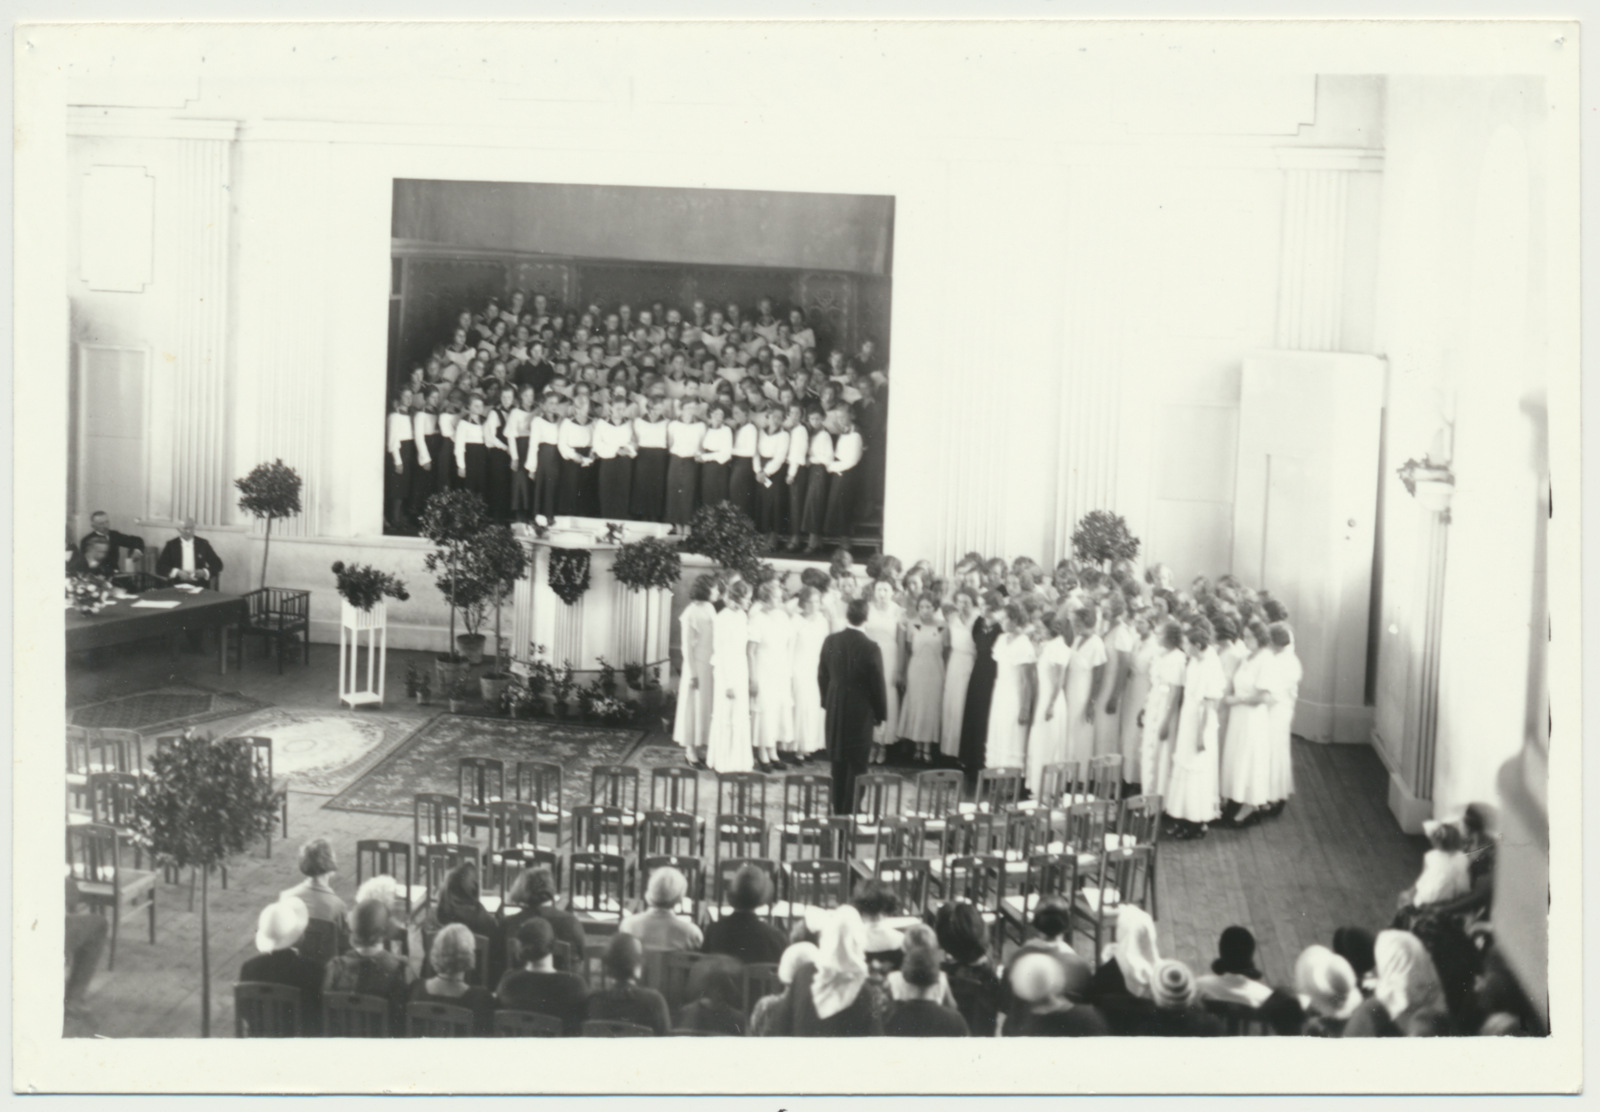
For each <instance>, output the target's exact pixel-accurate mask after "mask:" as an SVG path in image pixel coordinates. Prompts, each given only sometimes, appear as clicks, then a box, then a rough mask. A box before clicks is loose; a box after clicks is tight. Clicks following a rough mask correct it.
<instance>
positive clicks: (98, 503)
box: [77, 344, 148, 533]
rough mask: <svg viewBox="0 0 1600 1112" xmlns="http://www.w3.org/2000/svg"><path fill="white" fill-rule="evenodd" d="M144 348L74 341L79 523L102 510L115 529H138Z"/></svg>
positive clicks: (142, 498)
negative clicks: (76, 391)
mask: <svg viewBox="0 0 1600 1112" xmlns="http://www.w3.org/2000/svg"><path fill="white" fill-rule="evenodd" d="M147 361H148V360H147V354H146V352H145V350H144V349H143V348H125V347H104V346H101V345H98V344H79V345H78V394H77V397H78V409H77V427H78V435H77V449H78V505H77V510H78V516H79V518H80V520H79V522H78V526H79V528H80V531H82V529H85V528H87V524H88V519H89V515H90V514H91V513H93V512H94V511H95V510H105V511H106V512H107V513H109V514H110V515H111V521H112V525H113V527H114V528H116V529H118V530H120V531H122V532H124V533H128V532H137V530H135V529H134V525H135V523H136V522H137V521H138V520H139V519H141V518H143V517H144V516H145V515H146V510H147V501H148V482H147V474H148V468H147V466H146V452H145V385H146V384H145V368H146V365H147Z"/></svg>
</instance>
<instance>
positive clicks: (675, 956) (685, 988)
mask: <svg viewBox="0 0 1600 1112" xmlns="http://www.w3.org/2000/svg"><path fill="white" fill-rule="evenodd" d="M650 956H653V957H654V958H655V961H654V962H647V963H646V971H647V974H646V975H647V978H649V979H647V980H645V981H644V982H643V983H644V984H645V985H646V986H647V987H649V988H653V989H655V990H656V991H657V992H659V993H660V994H661V995H662V996H664V997H666V999H667V1009H668V1011H669V1012H672V1013H676V1012H677V1010H678V1009H679V1008H681V1007H683V1005H685V1004H687V1003H689V985H690V982H692V981H693V980H694V971H695V967H696V966H698V965H700V964H701V963H702V962H705V961H713V960H716V959H717V958H719V957H720V955H718V954H702V953H698V952H689V951H684V950H665V951H655V952H654V953H653V954H651V955H650ZM652 965H653V966H654V968H651V967H652Z"/></svg>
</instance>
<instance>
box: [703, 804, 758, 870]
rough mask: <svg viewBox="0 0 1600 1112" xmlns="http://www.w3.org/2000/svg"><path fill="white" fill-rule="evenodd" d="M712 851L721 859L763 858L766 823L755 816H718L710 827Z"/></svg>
mask: <svg viewBox="0 0 1600 1112" xmlns="http://www.w3.org/2000/svg"><path fill="white" fill-rule="evenodd" d="M712 841H713V843H714V844H713V847H712V848H713V849H714V850H715V851H716V857H717V858H718V860H720V859H722V858H723V857H765V856H766V850H767V823H766V820H765V819H761V818H757V817H756V816H755V815H746V814H742V813H734V814H719V815H718V816H717V820H716V822H715V823H714V824H713V827H712Z"/></svg>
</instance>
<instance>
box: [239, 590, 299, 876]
mask: <svg viewBox="0 0 1600 1112" xmlns="http://www.w3.org/2000/svg"><path fill="white" fill-rule="evenodd" d="M267 589H268V590H273V589H274V588H271V587H269V588H267ZM306 594H307V595H308V596H309V594H310V592H306ZM280 670H281V669H280ZM234 740H236V741H243V742H247V743H248V744H249V745H250V748H251V750H252V752H253V753H254V756H255V762H256V775H257V776H258V777H259V778H260V779H261V780H262V782H264V783H267V784H270V785H272V792H273V794H274V795H276V796H277V797H278V800H279V803H280V810H281V813H280V814H279V816H278V818H279V821H281V822H282V823H283V836H284V837H285V838H287V837H288V836H289V778H288V777H287V776H277V775H275V774H274V773H273V771H272V739H271V738H270V737H241V738H236V739H234ZM267 856H268V857H271V856H272V834H271V833H270V832H269V833H268V834H267Z"/></svg>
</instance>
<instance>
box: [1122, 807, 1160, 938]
mask: <svg viewBox="0 0 1600 1112" xmlns="http://www.w3.org/2000/svg"><path fill="white" fill-rule="evenodd" d="M1161 811H1162V799H1161V797H1160V796H1159V795H1156V794H1154V793H1147V794H1145V795H1130V796H1129V797H1128V798H1127V799H1124V800H1123V801H1122V817H1121V819H1120V820H1119V821H1118V824H1117V830H1118V832H1119V833H1120V834H1121V835H1122V837H1121V839H1120V840H1119V844H1121V845H1135V846H1149V847H1150V865H1149V868H1148V869H1147V870H1146V872H1145V881H1146V884H1147V889H1146V892H1145V896H1146V899H1147V900H1148V902H1149V904H1150V918H1152V919H1155V918H1158V917H1159V916H1158V915H1157V913H1156V865H1157V863H1158V862H1159V861H1160V860H1161Z"/></svg>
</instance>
